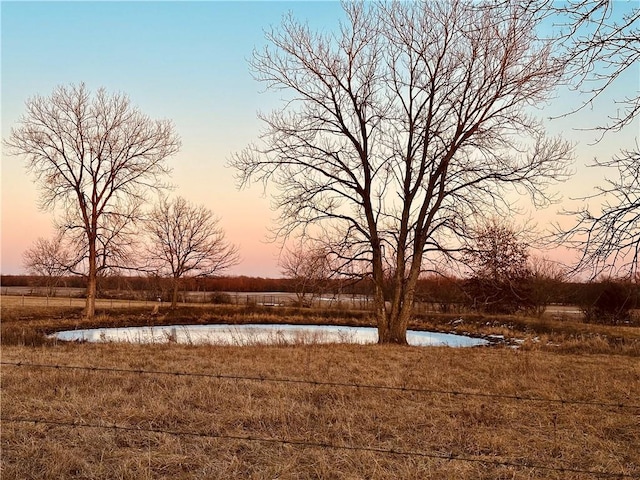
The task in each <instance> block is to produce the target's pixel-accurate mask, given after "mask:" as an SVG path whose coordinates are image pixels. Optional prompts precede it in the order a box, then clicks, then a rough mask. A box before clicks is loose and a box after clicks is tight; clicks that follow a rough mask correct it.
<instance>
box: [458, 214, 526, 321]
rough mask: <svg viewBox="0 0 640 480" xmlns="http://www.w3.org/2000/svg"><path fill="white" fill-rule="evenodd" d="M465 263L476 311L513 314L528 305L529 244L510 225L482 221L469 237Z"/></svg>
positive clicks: (468, 288)
mask: <svg viewBox="0 0 640 480" xmlns="http://www.w3.org/2000/svg"><path fill="white" fill-rule="evenodd" d="M465 264H466V265H468V267H469V268H470V269H471V271H472V276H471V279H470V280H469V281H468V282H467V292H468V293H469V295H470V296H471V298H472V300H473V305H474V306H475V307H477V308H480V309H483V310H486V311H490V312H498V313H513V312H515V311H517V310H519V309H523V308H527V307H529V306H530V298H529V294H528V291H527V290H528V285H526V283H527V282H528V280H529V279H530V277H531V270H530V267H529V245H528V243H527V241H526V240H525V239H524V235H523V234H522V232H519V231H518V230H517V229H516V228H515V227H514V226H513V225H511V224H510V223H508V222H505V221H503V220H498V219H497V218H492V219H490V220H488V221H485V222H482V223H481V224H480V225H479V226H478V227H476V228H475V229H474V231H473V233H472V235H471V238H470V242H469V245H468V247H467V253H466V255H465Z"/></svg>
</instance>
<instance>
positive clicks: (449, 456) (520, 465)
mask: <svg viewBox="0 0 640 480" xmlns="http://www.w3.org/2000/svg"><path fill="white" fill-rule="evenodd" d="M0 421H2V422H10V423H33V424H34V425H47V426H59V427H68V428H97V429H101V430H114V431H126V432H137V433H160V434H166V435H172V436H178V437H199V438H209V439H216V440H230V441H243V442H258V443H268V444H280V445H291V446H296V447H307V448H321V449H330V450H348V451H359V452H368V453H376V454H380V455H393V456H403V457H421V458H430V459H435V460H442V461H456V462H466V463H477V464H483V465H487V466H494V467H510V468H517V469H530V470H542V471H553V472H560V473H574V474H580V475H589V476H592V477H597V478H640V473H639V474H634V473H631V474H630V473H623V472H606V471H598V470H588V469H581V468H573V467H561V466H552V465H542V464H537V463H535V462H529V461H525V462H514V461H508V460H498V459H487V458H480V457H471V456H465V455H457V454H455V453H452V452H449V453H444V452H423V451H410V450H402V449H394V448H388V449H387V448H381V447H368V446H359V445H346V444H345V445H338V444H333V443H328V442H310V441H308V440H299V439H289V438H273V437H254V436H251V435H227V434H217V433H209V432H196V431H186V430H168V429H163V428H146V427H141V426H126V425H118V424H107V423H103V424H97V423H96V424H92V423H86V422H81V421H74V422H64V421H57V420H47V419H41V418H24V417H5V416H0Z"/></svg>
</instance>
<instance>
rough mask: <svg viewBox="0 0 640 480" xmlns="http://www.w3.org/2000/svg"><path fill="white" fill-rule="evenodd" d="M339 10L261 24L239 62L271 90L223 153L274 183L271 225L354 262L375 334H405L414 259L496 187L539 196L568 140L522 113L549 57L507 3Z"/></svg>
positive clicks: (540, 87)
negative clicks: (262, 39)
mask: <svg viewBox="0 0 640 480" xmlns="http://www.w3.org/2000/svg"><path fill="white" fill-rule="evenodd" d="M343 8H344V10H345V13H346V21H345V22H344V23H343V24H341V26H340V29H339V31H338V32H337V33H335V34H334V33H319V32H314V31H311V29H310V28H309V27H308V26H306V25H304V24H301V23H299V22H297V21H296V20H295V19H294V18H292V17H288V18H285V19H284V20H283V23H282V25H281V26H280V28H277V29H274V30H272V31H271V32H269V33H267V40H268V42H269V44H268V46H267V47H266V48H265V49H264V50H262V51H257V52H255V53H254V55H253V59H252V61H251V67H252V69H253V71H254V74H255V76H256V78H257V79H258V80H259V81H261V82H263V83H265V84H266V86H267V87H268V88H269V89H272V90H278V91H281V92H282V95H284V96H285V98H284V100H285V102H284V105H283V106H282V108H280V109H278V110H275V111H273V112H272V113H267V114H259V117H260V119H261V120H262V121H263V123H264V125H265V130H264V133H263V135H262V137H261V140H260V142H259V143H258V144H254V145H250V146H249V147H247V148H246V149H245V150H243V151H241V152H238V153H236V154H235V155H233V156H232V158H231V160H230V164H231V165H233V166H234V167H235V168H236V169H237V172H238V177H239V178H238V179H239V184H240V185H244V186H246V185H248V184H249V183H250V182H252V181H254V180H258V181H262V182H264V184H265V185H268V184H272V185H274V186H275V188H276V189H277V193H276V195H275V206H276V207H277V208H278V209H279V211H280V230H279V231H278V233H279V234H280V235H282V236H288V235H296V234H301V235H307V236H315V237H320V236H322V237H323V241H329V242H331V243H332V244H333V247H334V254H335V255H336V256H337V257H338V258H340V256H342V257H344V258H348V259H350V260H351V261H352V262H360V263H361V264H364V265H366V266H367V268H366V271H367V272H368V275H370V276H371V278H372V279H373V283H374V285H375V291H374V296H375V298H374V303H375V314H376V318H377V325H378V336H379V341H380V342H381V343H389V342H392V343H406V330H407V326H408V323H409V320H410V318H411V314H412V309H413V304H414V297H415V292H416V283H417V280H418V277H419V275H420V273H421V271H423V267H424V265H425V261H427V260H429V259H430V258H432V255H433V253H434V252H440V253H442V252H447V251H449V249H451V248H454V246H455V240H454V239H455V237H456V235H458V234H460V233H463V231H464V230H465V228H466V225H467V220H468V219H470V218H473V217H474V216H475V215H476V214H477V213H478V212H483V213H486V212H489V211H499V212H500V213H501V214H503V215H504V214H507V213H508V211H509V209H510V204H509V201H508V199H509V193H510V192H516V193H523V194H529V195H531V197H532V198H533V201H534V202H535V203H536V204H544V203H546V202H548V201H550V200H551V198H550V196H549V195H548V193H547V191H546V188H547V187H548V185H549V184H550V183H551V182H554V181H557V180H562V179H564V178H565V176H566V161H567V160H568V159H569V157H570V156H571V148H570V146H569V145H568V144H567V143H565V142H564V141H562V140H561V139H559V138H547V137H546V136H545V132H544V129H543V127H542V125H541V123H540V122H539V121H538V120H536V119H535V118H534V117H533V116H532V115H531V112H532V108H531V107H532V106H533V105H535V104H537V103H539V102H544V101H545V100H547V99H548V98H549V96H550V94H551V92H552V91H553V90H554V88H555V87H556V86H557V85H558V83H559V82H560V81H561V79H562V74H563V71H562V65H561V64H559V63H556V62H555V61H554V59H553V55H552V45H551V44H549V43H545V42H543V41H539V40H538V39H537V36H536V27H537V21H536V15H535V14H534V13H532V12H530V11H529V10H527V9H526V8H524V7H522V6H521V5H520V2H508V3H500V2H493V3H489V2H488V3H483V2H474V1H471V0H469V1H467V0H450V1H437V0H435V1H424V2H380V3H368V2H354V3H344V4H343ZM385 287H388V288H385ZM385 290H386V291H387V292H389V293H388V294H387V295H385Z"/></svg>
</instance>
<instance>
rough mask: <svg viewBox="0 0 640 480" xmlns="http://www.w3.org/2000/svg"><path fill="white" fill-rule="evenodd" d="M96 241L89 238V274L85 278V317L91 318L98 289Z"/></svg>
mask: <svg viewBox="0 0 640 480" xmlns="http://www.w3.org/2000/svg"><path fill="white" fill-rule="evenodd" d="M96 261H97V260H96V242H95V240H93V239H90V240H89V275H88V278H87V301H86V305H85V309H84V316H85V318H87V319H89V320H91V319H93V318H94V317H95V316H96V293H97V291H98V288H97V287H98V269H97V267H96Z"/></svg>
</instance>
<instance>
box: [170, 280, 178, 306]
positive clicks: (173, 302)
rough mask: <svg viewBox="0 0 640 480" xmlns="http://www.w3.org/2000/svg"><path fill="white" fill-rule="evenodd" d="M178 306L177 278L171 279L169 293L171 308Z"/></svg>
mask: <svg viewBox="0 0 640 480" xmlns="http://www.w3.org/2000/svg"><path fill="white" fill-rule="evenodd" d="M177 306H178V279H177V278H174V279H173V293H172V294H171V308H176V307H177Z"/></svg>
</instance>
